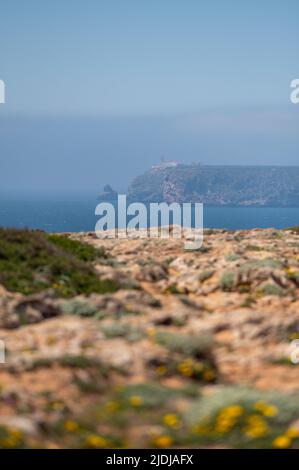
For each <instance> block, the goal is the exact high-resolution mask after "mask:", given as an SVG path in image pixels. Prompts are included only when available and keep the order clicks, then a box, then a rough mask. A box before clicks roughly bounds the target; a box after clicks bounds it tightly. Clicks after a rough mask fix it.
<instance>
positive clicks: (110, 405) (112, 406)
mask: <svg viewBox="0 0 299 470" xmlns="http://www.w3.org/2000/svg"><path fill="white" fill-rule="evenodd" d="M105 409H106V411H108V412H110V413H113V412H114V411H117V410H118V409H119V404H118V403H117V402H116V401H108V402H107V403H106V405H105Z"/></svg>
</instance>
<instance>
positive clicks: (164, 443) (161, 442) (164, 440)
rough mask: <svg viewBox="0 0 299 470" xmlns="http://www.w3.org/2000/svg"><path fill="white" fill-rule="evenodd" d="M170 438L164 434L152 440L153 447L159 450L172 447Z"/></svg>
mask: <svg viewBox="0 0 299 470" xmlns="http://www.w3.org/2000/svg"><path fill="white" fill-rule="evenodd" d="M172 442H173V440H172V438H171V437H170V436H167V435H166V434H165V435H163V436H159V437H157V438H156V439H155V440H154V445H155V446H156V447H158V448H159V449H166V448H167V447H170V446H171V445H172Z"/></svg>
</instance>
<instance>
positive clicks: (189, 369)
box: [177, 359, 193, 377]
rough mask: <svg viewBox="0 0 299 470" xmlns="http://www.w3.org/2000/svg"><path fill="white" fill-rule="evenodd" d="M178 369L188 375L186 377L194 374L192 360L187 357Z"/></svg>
mask: <svg viewBox="0 0 299 470" xmlns="http://www.w3.org/2000/svg"><path fill="white" fill-rule="evenodd" d="M177 370H178V371H179V372H180V373H181V374H183V375H186V377H191V376H192V375H193V365H192V360H190V359H189V360H188V359H186V361H183V362H181V363H180V364H178V365H177Z"/></svg>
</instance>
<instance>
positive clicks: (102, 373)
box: [0, 229, 299, 448]
mask: <svg viewBox="0 0 299 470" xmlns="http://www.w3.org/2000/svg"><path fill="white" fill-rule="evenodd" d="M65 236H67V237H68V238H70V239H73V240H79V241H81V242H85V243H88V244H90V245H93V246H94V247H96V248H101V250H102V252H105V256H103V257H101V258H99V259H98V260H97V262H96V263H95V270H96V272H97V275H98V276H99V278H100V279H101V280H102V281H105V280H109V281H112V282H113V285H116V286H118V288H117V290H115V292H107V293H91V294H90V295H77V296H74V297H58V296H57V295H56V294H55V293H54V292H53V290H51V289H49V290H46V291H41V292H37V293H34V294H30V295H24V294H21V293H18V292H11V291H8V290H7V289H6V288H4V287H3V286H0V339H1V340H3V341H4V343H5V348H6V363H5V364H0V447H49V448H55V447H61V448H64V447H88V448H103V447H158V448H163V447H241V448H243V447H246V448H248V447H249V448H250V447H280V448H284V447H299V398H298V390H299V374H298V369H297V366H296V365H294V364H293V363H292V362H291V360H290V355H291V353H292V349H291V341H292V340H294V339H296V338H299V297H298V294H299V233H298V229H290V230H285V231H277V230H274V229H267V230H251V231H235V232H232V231H222V230H206V232H205V239H204V244H203V247H202V248H201V249H200V250H199V251H186V250H184V240H180V239H171V238H170V239H165V240H163V239H150V238H143V239H132V240H127V239H97V238H96V237H95V236H94V234H93V233H80V234H65ZM298 356H299V355H298ZM298 367H299V366H298Z"/></svg>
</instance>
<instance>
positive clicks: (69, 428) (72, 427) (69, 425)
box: [64, 419, 79, 432]
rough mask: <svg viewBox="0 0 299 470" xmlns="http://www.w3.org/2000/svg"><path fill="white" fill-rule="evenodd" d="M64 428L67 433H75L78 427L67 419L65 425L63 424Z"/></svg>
mask: <svg viewBox="0 0 299 470" xmlns="http://www.w3.org/2000/svg"><path fill="white" fill-rule="evenodd" d="M64 427H65V429H66V430H67V431H69V432H74V431H77V429H78V428H79V425H78V423H76V422H75V421H73V420H71V419H68V420H67V421H66V422H65V423H64Z"/></svg>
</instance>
